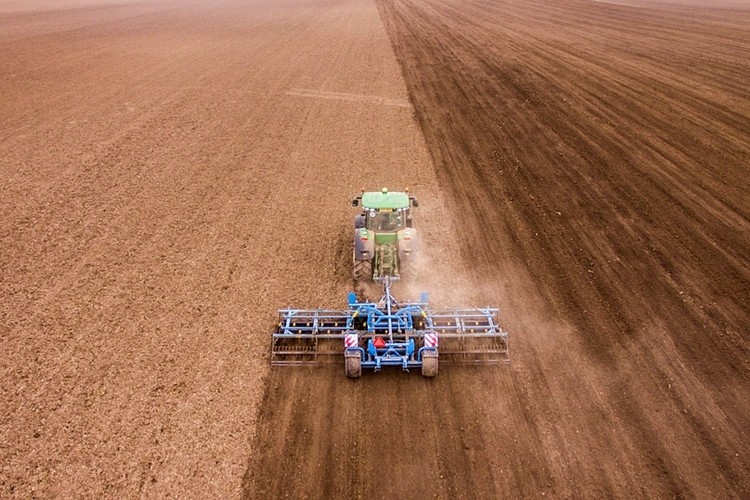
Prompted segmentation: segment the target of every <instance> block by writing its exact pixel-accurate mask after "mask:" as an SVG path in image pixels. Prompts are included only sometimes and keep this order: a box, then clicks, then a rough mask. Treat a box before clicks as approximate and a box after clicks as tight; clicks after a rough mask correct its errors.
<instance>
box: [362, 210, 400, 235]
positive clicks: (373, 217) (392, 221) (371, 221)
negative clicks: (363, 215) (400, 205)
mask: <svg viewBox="0 0 750 500" xmlns="http://www.w3.org/2000/svg"><path fill="white" fill-rule="evenodd" d="M366 224H367V229H369V230H371V231H375V232H395V231H399V230H401V229H403V228H405V227H406V217H405V215H404V213H403V212H402V211H400V210H394V211H391V212H387V211H384V210H378V211H376V210H370V211H369V212H367V222H366Z"/></svg>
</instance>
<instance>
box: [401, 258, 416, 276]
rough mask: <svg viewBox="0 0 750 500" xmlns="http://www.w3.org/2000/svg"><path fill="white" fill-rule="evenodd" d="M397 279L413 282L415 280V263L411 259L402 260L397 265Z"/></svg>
mask: <svg viewBox="0 0 750 500" xmlns="http://www.w3.org/2000/svg"><path fill="white" fill-rule="evenodd" d="M399 277H400V278H401V279H402V280H409V281H414V280H415V279H417V263H416V262H414V259H413V258H408V259H403V260H402V261H401V262H400V264H399Z"/></svg>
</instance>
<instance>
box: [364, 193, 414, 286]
mask: <svg viewBox="0 0 750 500" xmlns="http://www.w3.org/2000/svg"><path fill="white" fill-rule="evenodd" d="M352 206H353V207H357V206H361V207H362V212H361V213H360V214H359V215H357V216H356V217H355V218H354V257H353V259H354V280H355V281H357V282H363V281H369V280H375V281H378V280H380V279H382V278H385V277H389V278H395V279H399V278H413V277H414V275H415V274H416V266H415V261H414V253H415V250H416V246H417V230H416V229H414V228H413V227H412V219H411V212H410V211H411V208H412V207H418V206H419V203H418V202H417V199H416V198H414V197H413V196H409V192H408V190H407V191H406V192H389V191H388V189H386V188H383V189H382V190H381V191H374V192H365V191H364V190H363V191H362V195H361V196H357V197H356V198H354V199H353V200H352Z"/></svg>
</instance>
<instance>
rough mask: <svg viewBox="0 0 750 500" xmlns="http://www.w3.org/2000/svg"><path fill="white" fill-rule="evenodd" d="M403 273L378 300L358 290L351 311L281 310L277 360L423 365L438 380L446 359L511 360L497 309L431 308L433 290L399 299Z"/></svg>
mask: <svg viewBox="0 0 750 500" xmlns="http://www.w3.org/2000/svg"><path fill="white" fill-rule="evenodd" d="M395 279H397V278H392V277H384V278H379V279H378V280H377V281H379V282H380V283H382V285H383V296H382V298H381V299H380V300H379V301H378V302H359V301H358V300H357V297H356V295H355V294H354V293H353V292H352V293H350V294H349V297H348V307H347V309H346V310H327V309H313V310H303V309H291V308H289V309H281V310H280V311H279V323H278V325H277V327H276V329H275V330H274V332H273V345H272V350H271V364H272V365H275V366H283V365H308V364H318V363H322V362H330V361H336V360H339V359H340V358H341V356H342V354H343V357H344V362H345V371H346V375H347V376H349V377H353V378H356V377H359V376H360V375H361V372H362V369H371V370H374V371H376V372H377V371H380V370H381V369H382V368H383V367H385V366H398V367H401V368H402V369H403V370H404V371H409V369H412V368H420V369H421V370H422V375H424V376H426V377H434V376H435V375H437V371H438V359H440V361H441V362H449V363H462V364H500V363H509V362H510V352H509V350H508V334H507V332H505V331H503V330H502V328H501V327H500V325H499V324H498V322H497V314H498V309H497V308H490V307H487V308H476V309H469V308H452V309H432V308H430V306H429V304H428V295H427V294H426V293H422V295H421V297H420V299H419V301H416V302H406V303H399V302H398V301H397V300H396V299H395V298H394V297H393V295H392V293H391V285H392V282H393V281H395Z"/></svg>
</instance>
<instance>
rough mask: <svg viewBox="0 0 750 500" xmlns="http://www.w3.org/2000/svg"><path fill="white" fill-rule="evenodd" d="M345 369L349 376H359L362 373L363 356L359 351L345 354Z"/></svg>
mask: <svg viewBox="0 0 750 500" xmlns="http://www.w3.org/2000/svg"><path fill="white" fill-rule="evenodd" d="M344 371H345V372H346V376H347V377H349V378H359V377H360V376H361V375H362V356H361V355H360V354H359V352H347V353H345V354H344Z"/></svg>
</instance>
